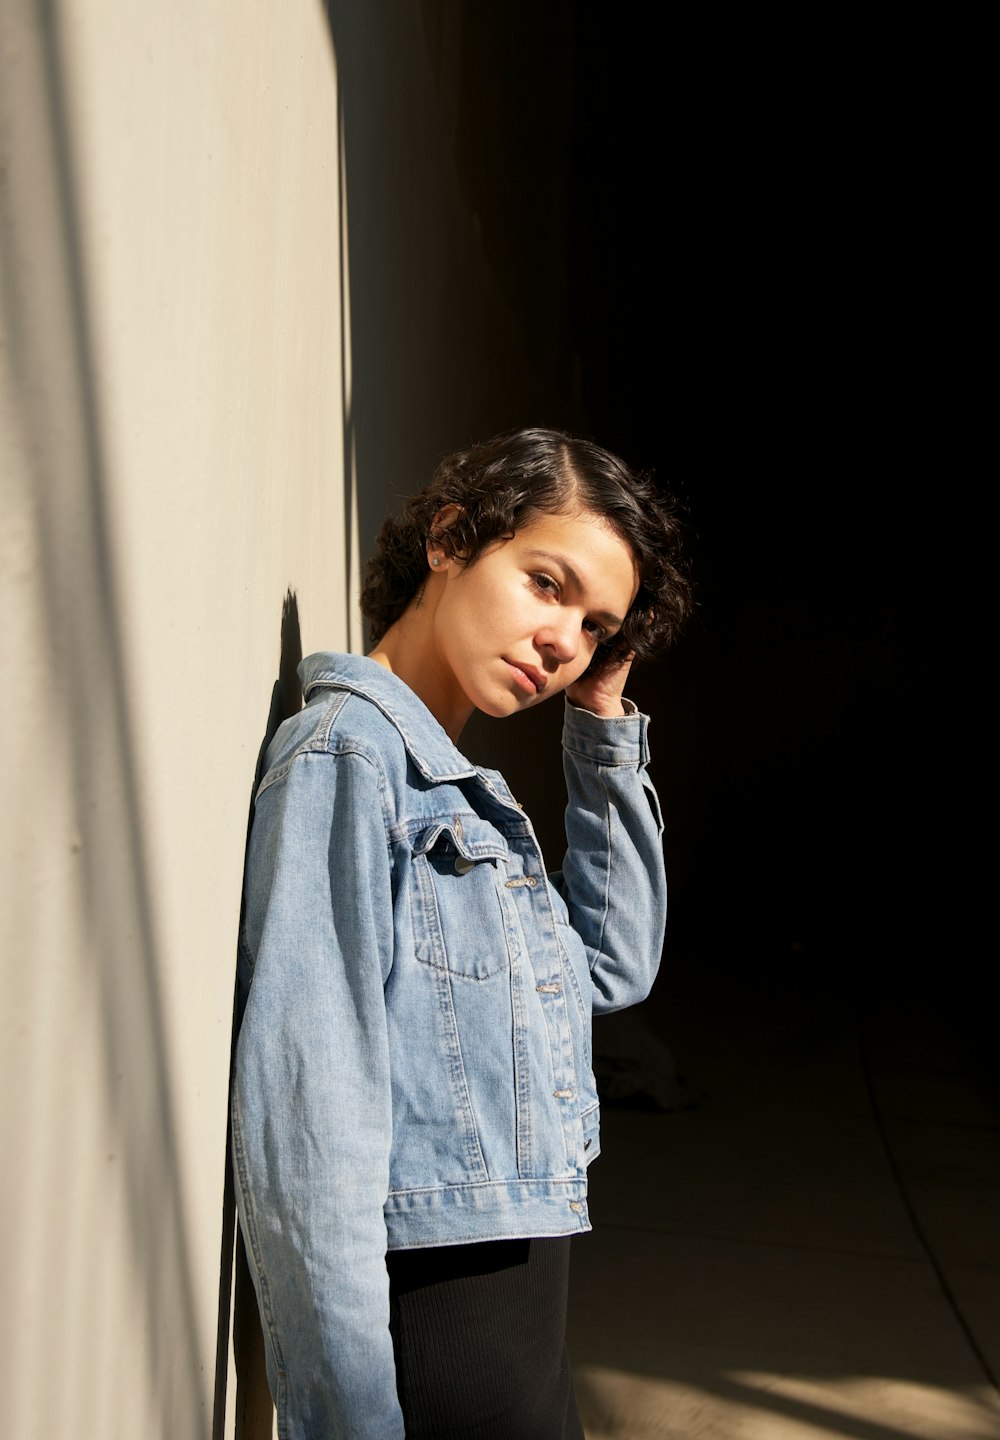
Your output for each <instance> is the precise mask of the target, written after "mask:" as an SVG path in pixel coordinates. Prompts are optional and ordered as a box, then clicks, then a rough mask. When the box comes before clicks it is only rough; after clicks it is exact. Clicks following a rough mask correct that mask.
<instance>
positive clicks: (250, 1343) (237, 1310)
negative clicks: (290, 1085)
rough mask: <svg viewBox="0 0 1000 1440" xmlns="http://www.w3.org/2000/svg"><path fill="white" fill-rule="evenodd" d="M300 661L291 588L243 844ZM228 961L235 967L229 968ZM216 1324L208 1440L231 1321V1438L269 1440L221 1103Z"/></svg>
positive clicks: (219, 1405)
mask: <svg viewBox="0 0 1000 1440" xmlns="http://www.w3.org/2000/svg"><path fill="white" fill-rule="evenodd" d="M301 659H302V635H301V631H300V627H299V605H298V597H297V596H296V594H295V592H294V590H292V589H291V588H289V589H288V591H287V592H286V594H285V598H284V601H283V602H282V607H281V628H280V647H279V656H278V678H277V679H276V680H275V682H274V685H273V687H272V689H271V701H270V705H269V707H268V713H267V721H266V723H265V726H264V737H263V739H262V740H261V743H260V747H259V749H258V751H257V764H256V767H255V769H254V777H253V785H252V787H251V790H250V803H249V811H248V815H247V829H246V846H247V847H248V846H249V844H250V828H251V826H252V824H253V808H254V798H255V796H256V794H257V788H258V786H259V785H260V782H261V780H262V778H263V775H264V757H265V755H266V754H267V748H268V746H269V745H270V743H271V741H272V740H273V739H274V735H275V732H276V731H277V729H278V726H279V725H280V724H281V723H282V721H284V720H287V719H289V718H290V717H291V716H292V715H295V714H297V712H298V711H299V710H300V709H301V708H302V687H301V685H300V683H299V677H298V674H297V669H298V664H299V661H300V660H301ZM245 910H246V891H245V889H244V890H243V893H242V894H241V897H240V928H239V941H238V943H239V944H242V943H243V925H244V918H245ZM235 968H236V967H235V965H234V970H235ZM242 1018H243V1017H242V1008H241V996H240V992H239V982H238V979H234V999H233V1028H232V1044H231V1048H230V1063H229V1073H230V1083H229V1091H230V1092H231V1090H232V1079H233V1067H234V1065H235V1061H236V1042H237V1040H238V1039H239V1031H240V1022H241V1020H242ZM219 1273H220V1283H219V1324H218V1333H217V1341H216V1357H215V1411H214V1417H213V1422H212V1440H222V1437H223V1436H224V1434H225V1427H226V1408H227V1405H226V1401H227V1395H226V1391H227V1388H228V1370H229V1326H230V1318H231V1319H232V1329H233V1336H232V1338H233V1355H234V1360H235V1367H236V1420H235V1436H236V1440H270V1436H271V1433H272V1426H273V1416H274V1406H273V1404H272V1401H271V1392H270V1390H269V1389H268V1384H267V1367H266V1362H265V1358H264V1336H263V1330H262V1327H261V1322H260V1314H259V1311H258V1309H257V1297H256V1294H255V1292H254V1288H253V1280H252V1278H251V1275H250V1269H249V1265H248V1264H247V1258H246V1250H245V1247H244V1244H243V1234H242V1231H241V1230H240V1227H239V1224H238V1221H237V1215H236V1194H235V1188H234V1179H233V1162H232V1124H231V1120H230V1118H229V1109H228V1106H227V1121H226V1160H225V1190H224V1195H223V1210H222V1257H221V1262H220V1266H219Z"/></svg>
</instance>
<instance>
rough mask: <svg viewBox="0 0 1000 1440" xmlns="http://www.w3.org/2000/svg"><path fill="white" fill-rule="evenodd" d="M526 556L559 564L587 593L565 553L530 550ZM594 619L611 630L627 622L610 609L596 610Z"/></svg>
mask: <svg viewBox="0 0 1000 1440" xmlns="http://www.w3.org/2000/svg"><path fill="white" fill-rule="evenodd" d="M526 558H527V559H528V560H548V561H549V562H550V563H553V564H555V565H558V566H559V568H560V570H561V571H562V572H563V574H564V575H565V576H566V579H567V580H568V581H569V583H570V584H571V585H572V586H573V588H574V589H575V590H576V591H578V592H579V593H580V594H581V595H582V594H584V593H585V592H584V586H583V582H582V581H581V579H580V577H579V575H578V574H577V573H576V571H575V570H574V569H573V567H572V565H571V564H570V563H569V561H568V560H567V559H566V557H565V556H564V555H553V554H552V553H551V551H549V550H529V551H528V554H527V557H526ZM594 619H595V620H600V621H601V623H602V624H604V625H605V626H606V627H607V628H608V629H609V630H620V629H621V627H622V626H623V625H624V624H625V621H624V620H623V619H622V618H621V616H620V615H612V613H611V611H610V610H595V611H594Z"/></svg>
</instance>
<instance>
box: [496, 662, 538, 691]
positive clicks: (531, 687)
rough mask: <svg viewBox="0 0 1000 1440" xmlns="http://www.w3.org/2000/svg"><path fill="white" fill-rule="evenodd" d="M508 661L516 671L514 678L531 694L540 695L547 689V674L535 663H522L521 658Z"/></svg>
mask: <svg viewBox="0 0 1000 1440" xmlns="http://www.w3.org/2000/svg"><path fill="white" fill-rule="evenodd" d="M505 659H506V657H505ZM506 663H507V664H508V665H509V666H510V668H511V670H512V671H513V672H514V679H515V680H516V681H517V682H518V684H519V685H520V686H521V688H522V689H523V690H525V691H526V692H527V693H528V694H529V695H540V694H541V692H542V691H543V690H544V689H545V675H544V674H543V672H542V671H541V670H537V669H536V668H535V666H534V665H522V664H521V662H520V661H519V660H507V661H506Z"/></svg>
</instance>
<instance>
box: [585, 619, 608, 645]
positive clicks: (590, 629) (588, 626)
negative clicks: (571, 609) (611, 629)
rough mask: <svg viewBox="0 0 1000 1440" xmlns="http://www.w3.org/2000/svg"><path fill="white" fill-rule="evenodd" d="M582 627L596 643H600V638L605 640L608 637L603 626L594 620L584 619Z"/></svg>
mask: <svg viewBox="0 0 1000 1440" xmlns="http://www.w3.org/2000/svg"><path fill="white" fill-rule="evenodd" d="M583 628H584V630H586V632H587V634H588V635H589V636H590V638H591V639H592V640H596V641H597V643H598V645H599V644H600V643H601V641H602V640H606V639H607V638H608V632H607V631H606V630H605V628H604V626H603V625H599V624H598V623H597V621H596V620H584V622H583Z"/></svg>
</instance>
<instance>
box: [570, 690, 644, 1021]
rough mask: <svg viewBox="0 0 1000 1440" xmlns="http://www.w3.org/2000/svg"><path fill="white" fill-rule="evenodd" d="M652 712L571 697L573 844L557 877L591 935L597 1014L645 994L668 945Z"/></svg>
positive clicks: (581, 930)
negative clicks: (603, 707)
mask: <svg viewBox="0 0 1000 1440" xmlns="http://www.w3.org/2000/svg"><path fill="white" fill-rule="evenodd" d="M648 725H649V720H648V717H647V716H645V715H641V714H639V713H638V712H635V710H634V707H633V713H631V714H628V715H623V716H621V717H619V718H616V719H602V718H601V717H599V716H597V715H592V714H591V713H590V712H589V711H587V710H581V709H578V708H577V707H576V706H574V705H572V704H571V703H570V702H569V701H567V702H566V717H565V723H564V728H563V768H564V770H565V774H566V789H567V797H568V804H567V808H566V841H567V847H568V848H567V851H566V856H565V859H564V860H563V868H562V871H561V872H560V873H558V874H557V875H554V876H553V877H552V880H553V883H554V884H555V886H556V889H557V890H558V891H559V893H560V894H561V895H562V897H563V899H564V900H565V902H566V905H567V908H568V910H569V923H570V924H571V925H572V927H573V929H574V930H576V931H577V933H578V934H579V935H580V937H581V939H582V940H583V943H584V946H585V948H586V951H587V959H588V963H589V965H590V973H591V978H592V981H593V987H594V988H593V997H592V998H593V1008H594V1011H595V1012H596V1013H603V1012H606V1011H610V1010H621V1009H624V1008H625V1006H627V1005H635V1004H637V1003H638V1002H639V1001H640V1000H642V999H644V998H645V996H646V995H647V994H648V993H649V989H650V987H651V985H652V983H653V980H654V979H655V977H656V972H657V969H658V967H659V963H660V953H661V950H662V948H663V931H664V925H665V922H666V913H667V887H666V878H665V875H664V868H663V849H662V844H661V836H662V834H663V822H662V819H661V817H660V806H659V802H658V800H657V797H656V791H655V790H654V789H653V785H652V782H651V781H650V779H649V776H648V774H647V770H646V766H647V764H648V762H649V748H648V743H647V738H646V732H647V728H648Z"/></svg>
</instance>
